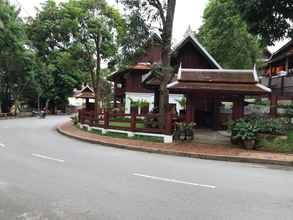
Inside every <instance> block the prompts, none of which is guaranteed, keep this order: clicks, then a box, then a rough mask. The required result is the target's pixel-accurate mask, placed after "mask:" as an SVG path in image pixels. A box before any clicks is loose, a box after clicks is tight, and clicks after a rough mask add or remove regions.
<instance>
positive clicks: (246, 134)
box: [231, 119, 258, 149]
mask: <svg viewBox="0 0 293 220" xmlns="http://www.w3.org/2000/svg"><path fill="white" fill-rule="evenodd" d="M257 132H258V128H257V126H256V125H255V124H253V123H251V122H249V121H245V120H244V119H240V120H238V121H235V122H234V123H233V124H232V126H231V133H232V136H231V139H232V140H234V141H237V142H239V141H240V142H241V143H242V145H243V146H244V147H245V148H246V149H254V148H255V143H256V135H257Z"/></svg>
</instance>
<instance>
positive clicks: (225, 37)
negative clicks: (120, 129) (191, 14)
mask: <svg viewBox="0 0 293 220" xmlns="http://www.w3.org/2000/svg"><path fill="white" fill-rule="evenodd" d="M203 19H204V20H203V25H202V26H201V28H200V30H199V33H198V34H197V37H198V38H199V40H200V41H201V43H202V44H203V45H204V46H205V47H206V48H207V49H208V50H209V52H210V53H211V54H212V55H213V56H214V57H215V58H216V60H217V61H218V62H219V63H221V65H222V66H223V67H225V68H230V69H245V68H248V69H249V68H252V67H253V65H254V64H255V63H256V61H257V59H258V57H259V56H260V54H261V53H260V51H261V44H260V41H259V40H258V39H257V38H256V37H255V36H253V35H251V34H250V33H249V32H248V30H247V26H246V23H245V22H244V21H243V20H242V18H241V17H240V14H239V12H238V10H237V8H236V6H235V4H234V2H233V0H210V1H209V4H208V6H207V8H206V9H205V11H204V15H203ZM219 21H221V24H219Z"/></svg>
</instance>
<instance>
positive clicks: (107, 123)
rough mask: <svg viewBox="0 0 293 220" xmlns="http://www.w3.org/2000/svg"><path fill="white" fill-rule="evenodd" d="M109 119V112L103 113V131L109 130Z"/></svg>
mask: <svg viewBox="0 0 293 220" xmlns="http://www.w3.org/2000/svg"><path fill="white" fill-rule="evenodd" d="M109 118H110V114H109V112H108V111H104V128H105V129H107V128H109Z"/></svg>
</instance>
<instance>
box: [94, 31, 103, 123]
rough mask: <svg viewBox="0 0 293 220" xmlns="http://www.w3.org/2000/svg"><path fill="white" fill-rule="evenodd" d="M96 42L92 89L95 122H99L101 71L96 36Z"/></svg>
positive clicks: (99, 41)
mask: <svg viewBox="0 0 293 220" xmlns="http://www.w3.org/2000/svg"><path fill="white" fill-rule="evenodd" d="M95 44H96V74H95V77H94V82H93V85H94V91H95V120H96V123H99V112H100V106H99V104H100V91H101V89H100V88H101V86H100V72H101V54H100V46H101V37H100V36H97V38H96V39H95Z"/></svg>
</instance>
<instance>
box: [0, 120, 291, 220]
mask: <svg viewBox="0 0 293 220" xmlns="http://www.w3.org/2000/svg"><path fill="white" fill-rule="evenodd" d="M64 120H67V118H66V117H63V116H62V117H61V116H60V117H48V118H47V119H45V120H43V119H37V118H27V119H18V120H7V121H0V219H1V220H10V219H20V220H43V219H48V220H51V219H53V220H55V219H70V220H75V219H81V220H83V219H95V220H100V219H102V220H103V219H109V220H112V219H113V220H114V219H115V220H116V219H123V220H132V219H135V220H137V219H139V220H140V219H143V220H145V219H146V220H151V219H160V220H161V219H163V220H164V219H168V220H169V219H170V220H171V219H174V220H185V219H190V220H201V219H202V220H208V219H211V220H217V219H225V220H226V219H233V220H234V219H235V220H242V219H248V220H254V219H264V220H270V219H272V220H276V219H279V220H286V219H288V220H292V219H293V169H291V168H285V167H277V166H263V165H256V164H241V163H230V162H219V161H209V160H198V159H189V158H181V157H174V156H164V155H156V154H149V153H142V152H134V151H127V150H121V149H115V148H110V147H103V146H99V145H92V144H87V143H83V142H79V141H76V140H72V139H69V138H67V137H64V136H62V135H60V134H58V133H57V132H56V131H55V129H54V126H56V125H57V124H58V123H60V122H62V121H64Z"/></svg>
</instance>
